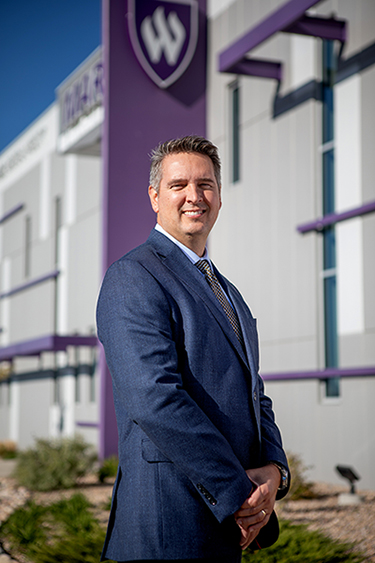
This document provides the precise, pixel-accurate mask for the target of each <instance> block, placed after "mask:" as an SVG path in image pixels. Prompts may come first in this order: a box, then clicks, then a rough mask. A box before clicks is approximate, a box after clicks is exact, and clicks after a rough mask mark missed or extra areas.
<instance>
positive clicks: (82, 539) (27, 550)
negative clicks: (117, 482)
mask: <svg viewBox="0 0 375 563" xmlns="http://www.w3.org/2000/svg"><path fill="white" fill-rule="evenodd" d="M0 534H1V537H2V538H7V541H8V542H9V543H10V548H11V551H12V555H13V556H16V557H17V556H19V555H21V556H23V557H26V558H27V559H30V560H31V561H33V563H56V562H60V563H82V561H84V562H85V563H98V561H99V559H100V553H101V550H102V547H103V543H104V537H105V531H104V530H103V529H102V528H101V527H100V525H99V523H98V521H97V520H96V518H94V516H93V515H92V513H91V512H90V503H89V502H88V500H87V499H86V497H85V496H84V495H82V494H81V493H78V494H75V495H73V496H72V497H71V498H70V499H63V500H60V501H58V502H55V503H53V504H51V505H49V506H40V505H37V504H35V503H34V502H29V503H27V504H26V505H25V506H24V507H22V508H18V509H17V510H16V511H15V512H14V513H13V514H12V515H11V516H10V517H9V518H8V520H7V521H6V522H5V523H4V524H3V525H2V526H1V528H0Z"/></svg>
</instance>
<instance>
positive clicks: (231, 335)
mask: <svg viewBox="0 0 375 563" xmlns="http://www.w3.org/2000/svg"><path fill="white" fill-rule="evenodd" d="M148 241H149V242H151V243H152V245H153V246H154V247H155V248H156V250H157V252H158V254H159V257H160V259H161V260H162V261H163V263H164V265H165V266H166V267H167V268H168V269H169V270H171V271H172V272H173V274H174V275H175V276H176V277H177V278H178V279H179V280H180V281H181V282H182V283H184V284H185V285H187V286H188V287H189V290H190V291H192V292H193V293H195V294H196V295H197V296H199V297H200V298H201V299H202V300H203V301H204V303H205V304H206V306H207V307H208V308H209V309H210V311H211V313H212V315H213V316H214V317H215V319H216V320H217V322H218V323H219V325H220V328H221V329H222V330H223V332H224V333H225V335H226V337H227V338H228V340H229V341H230V343H231V345H232V346H233V348H235V350H236V351H237V353H238V354H239V356H240V357H241V359H242V361H243V362H244V363H245V365H246V366H247V367H249V362H248V360H247V358H246V355H245V352H244V350H243V348H242V346H241V344H240V343H239V341H238V339H237V336H236V334H235V332H234V330H233V327H232V325H231V324H230V322H229V320H228V317H227V315H226V314H225V312H224V309H223V307H222V306H221V305H220V303H219V301H218V299H217V297H216V296H215V294H214V293H213V291H212V289H211V288H210V286H209V285H208V283H207V282H206V280H205V278H204V276H203V275H202V274H201V273H200V272H199V270H198V268H196V267H195V266H194V264H193V263H192V262H191V261H190V260H189V259H188V258H187V256H185V254H184V253H183V252H182V250H181V249H180V248H178V246H177V245H176V244H174V243H173V242H172V241H170V240H169V239H168V238H167V237H166V236H164V235H163V234H161V233H159V232H158V231H152V232H151V235H150V237H149V239H148ZM215 271H216V270H215ZM221 280H222V278H221V276H220V283H221ZM223 287H224V289H225V291H227V286H226V284H225V286H224V285H223ZM228 295H229V294H228ZM230 298H231V299H232V296H230ZM232 302H233V303H234V301H232ZM234 305H235V304H234ZM235 307H236V305H235ZM240 322H241V319H240ZM242 324H245V325H246V323H241V327H242ZM246 340H248V339H247V338H246ZM247 346H248V344H246V349H247Z"/></svg>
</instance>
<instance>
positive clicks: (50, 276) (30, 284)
mask: <svg viewBox="0 0 375 563" xmlns="http://www.w3.org/2000/svg"><path fill="white" fill-rule="evenodd" d="M59 274H60V271H59V270H54V271H53V272H50V273H49V274H45V275H44V276H40V277H39V278H35V279H33V280H31V281H29V282H26V283H24V284H22V285H18V286H17V287H14V288H13V289H10V290H9V291H4V292H3V293H0V299H4V297H10V296H11V295H15V294H16V293H19V292H20V291H24V290H25V289H29V288H30V287H34V285H39V284H40V283H43V282H45V281H47V280H51V279H54V278H57V277H58V275H59Z"/></svg>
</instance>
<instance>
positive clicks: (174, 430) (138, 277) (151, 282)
mask: <svg viewBox="0 0 375 563" xmlns="http://www.w3.org/2000/svg"><path fill="white" fill-rule="evenodd" d="M175 321H176V319H173V315H172V307H171V303H170V297H169V296H168V295H167V294H166V293H165V292H164V290H163V288H162V287H161V285H160V284H159V283H158V281H157V280H156V279H155V278H154V277H153V276H152V275H151V274H150V273H149V272H148V271H147V270H146V269H145V267H144V266H142V265H141V264H139V263H138V262H136V261H133V260H129V259H125V260H121V261H119V262H116V263H115V264H113V265H112V266H111V268H110V269H109V270H108V272H107V274H106V276H105V279H104V281H103V286H102V290H101V293H100V296H99V300H98V308H97V325H98V336H99V339H100V340H101V342H102V344H103V346H104V349H105V353H106V361H107V364H108V367H109V370H110V372H111V375H112V380H113V388H114V393H115V395H116V401H117V403H118V404H120V405H121V408H124V409H125V410H126V412H127V414H128V416H129V417H130V418H131V419H132V420H133V421H135V422H137V424H139V426H140V427H141V428H142V430H143V431H144V432H145V433H146V434H147V435H148V437H149V438H150V439H151V440H152V442H153V443H154V444H155V445H156V446H157V447H158V448H159V449H160V450H161V451H162V452H163V453H164V455H165V456H167V457H168V458H169V459H170V460H171V461H172V462H173V463H175V464H176V466H177V467H178V468H179V469H180V470H181V471H183V472H184V473H185V474H186V475H187V476H188V477H189V479H190V480H191V481H192V483H193V484H194V486H195V487H196V489H197V491H199V493H200V494H201V496H202V498H203V500H204V501H205V503H206V504H207V506H208V507H209V508H210V510H211V511H212V513H213V514H214V515H215V517H216V518H217V520H218V521H219V522H221V521H223V520H224V519H225V518H226V517H227V516H229V515H231V514H233V513H234V512H235V511H236V510H237V509H238V508H239V507H240V506H241V505H242V503H243V502H244V500H245V499H246V498H247V497H248V496H249V494H250V492H251V490H252V486H251V482H250V480H249V479H248V477H247V475H246V473H245V471H244V469H243V467H242V466H241V464H240V462H239V460H238V459H237V457H236V456H235V454H234V452H233V450H232V448H231V446H230V444H229V443H228V441H227V440H226V439H225V438H224V436H223V435H222V434H221V433H220V432H219V431H218V429H217V428H216V427H215V426H214V424H213V423H212V422H211V421H210V419H209V418H208V417H207V416H206V414H205V413H204V412H203V411H202V409H201V408H200V407H199V406H198V405H197V404H196V402H195V401H194V400H193V399H192V398H191V396H190V395H189V394H188V393H187V392H186V390H185V389H184V386H183V381H182V376H181V373H180V369H179V363H180V360H179V357H178V353H177V349H176V343H175V325H174V323H175Z"/></svg>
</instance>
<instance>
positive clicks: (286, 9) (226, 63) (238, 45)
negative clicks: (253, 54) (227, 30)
mask: <svg viewBox="0 0 375 563" xmlns="http://www.w3.org/2000/svg"><path fill="white" fill-rule="evenodd" d="M319 1H320V0H289V2H287V3H286V4H284V5H283V6H281V7H280V8H278V9H277V10H275V11H274V12H273V13H272V14H271V15H270V16H268V17H267V18H266V19H265V20H263V21H261V22H260V23H259V24H258V25H257V26H255V27H254V28H253V29H251V30H250V31H248V32H247V33H245V34H244V35H243V36H242V37H240V39H238V40H236V41H235V42H234V43H232V45H230V46H229V47H228V48H227V49H225V50H224V51H222V52H221V53H220V55H219V71H220V72H228V69H229V68H232V67H233V66H234V65H235V64H236V63H238V62H240V61H241V60H242V59H243V58H244V57H245V55H246V53H248V52H249V51H251V50H252V49H254V48H255V47H257V46H258V45H260V44H261V43H263V42H264V41H266V39H269V38H270V37H272V36H273V35H275V33H277V32H278V31H282V30H283V29H284V28H286V27H288V26H290V25H292V24H293V23H294V22H295V21H296V20H298V19H299V18H300V17H302V16H303V15H304V14H305V12H306V10H308V9H309V8H311V7H312V6H315V4H318V2H319Z"/></svg>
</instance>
